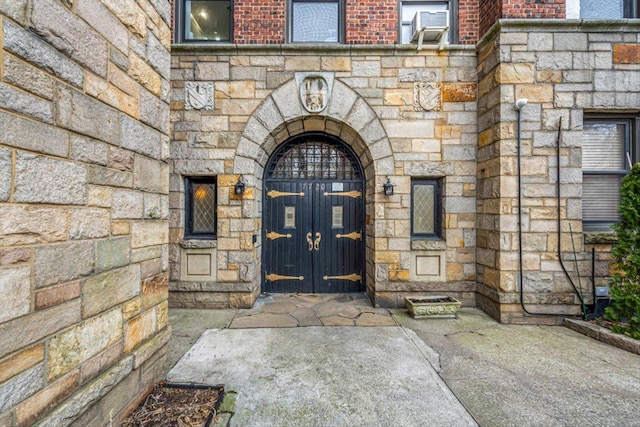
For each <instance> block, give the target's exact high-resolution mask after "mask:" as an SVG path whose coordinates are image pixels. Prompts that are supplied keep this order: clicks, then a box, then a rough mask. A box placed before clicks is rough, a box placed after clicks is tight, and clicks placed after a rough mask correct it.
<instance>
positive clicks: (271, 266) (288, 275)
mask: <svg viewBox="0 0 640 427" xmlns="http://www.w3.org/2000/svg"><path fill="white" fill-rule="evenodd" d="M301 187H302V185H301V183H300V182H273V183H270V184H269V185H268V188H267V193H266V197H265V212H264V222H265V224H264V230H265V236H264V239H263V242H264V257H263V260H264V269H265V276H264V277H265V285H266V289H265V290H266V291H267V292H307V293H309V292H313V287H312V283H313V282H312V278H311V273H312V270H311V259H312V251H310V250H309V247H308V243H307V239H306V234H307V232H308V229H309V227H310V226H309V225H308V224H307V222H308V218H310V217H311V214H310V207H311V203H310V200H311V199H310V195H309V192H308V191H307V192H304V191H302V190H301ZM287 213H288V214H289V215H288V216H287ZM291 216H293V218H291Z"/></svg>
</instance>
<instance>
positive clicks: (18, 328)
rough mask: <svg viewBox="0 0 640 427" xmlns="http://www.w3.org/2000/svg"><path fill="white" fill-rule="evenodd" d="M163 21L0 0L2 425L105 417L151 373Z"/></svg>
mask: <svg viewBox="0 0 640 427" xmlns="http://www.w3.org/2000/svg"><path fill="white" fill-rule="evenodd" d="M71 4H72V6H69V5H71ZM170 21H171V8H170V4H169V2H168V1H166V0H164V1H153V2H152V3H150V2H147V1H146V0H144V1H141V2H137V1H135V0H123V1H118V2H103V3H101V2H100V1H97V0H83V1H74V2H68V1H67V2H61V1H57V0H38V1H27V0H16V1H11V2H5V1H3V2H0V26H1V27H2V31H0V105H2V111H0V292H1V293H2V310H0V425H2V426H9V427H11V426H16V425H18V426H26V425H35V424H36V423H39V422H42V424H44V425H60V426H62V425H65V426H66V425H72V424H74V423H77V425H82V426H87V425H105V424H107V423H109V420H110V416H111V418H112V419H113V422H114V424H119V422H118V420H119V417H120V415H121V414H122V410H123V408H126V407H127V405H128V404H129V403H130V402H131V401H132V400H135V397H136V396H137V395H139V394H142V393H144V391H145V390H146V389H147V387H148V386H149V385H150V384H151V383H152V382H153V381H156V380H158V379H159V378H160V377H161V376H162V375H163V374H164V372H163V368H164V367H163V358H164V354H166V346H165V344H166V342H167V341H168V339H169V335H170V328H169V327H168V303H167V294H168V246H167V241H168V206H167V205H168V191H169V188H168V187H169V182H168V177H169V173H168V165H167V162H166V159H167V157H168V133H169V105H168V99H167V98H166V95H164V94H165V93H166V91H167V90H168V87H169V72H170V70H169V66H170V55H169V48H170V44H171V30H170ZM61 23H64V25H61ZM114 390H115V391H114ZM112 392H113V393H114V394H111V393H112ZM110 394H111V396H112V397H113V398H106V399H102V397H104V396H109V395H110Z"/></svg>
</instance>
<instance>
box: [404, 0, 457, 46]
mask: <svg viewBox="0 0 640 427" xmlns="http://www.w3.org/2000/svg"><path fill="white" fill-rule="evenodd" d="M419 10H433V11H439V10H448V11H449V29H448V31H447V34H446V35H445V36H446V39H444V43H447V44H454V43H457V42H458V0H400V3H399V7H398V21H399V23H398V41H399V43H401V44H410V43H411V39H412V36H413V34H408V33H409V32H410V28H411V22H412V20H413V18H414V16H415V14H416V12H418V11H419ZM405 33H407V34H406V35H405ZM425 40H426V39H425ZM439 42H440V40H438V43H439Z"/></svg>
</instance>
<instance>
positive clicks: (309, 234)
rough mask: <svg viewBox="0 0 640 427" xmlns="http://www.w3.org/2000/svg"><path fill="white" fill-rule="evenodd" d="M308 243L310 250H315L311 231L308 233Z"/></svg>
mask: <svg viewBox="0 0 640 427" xmlns="http://www.w3.org/2000/svg"><path fill="white" fill-rule="evenodd" d="M307 243H308V244H309V250H310V251H312V250H313V242H312V241H311V232H308V233H307Z"/></svg>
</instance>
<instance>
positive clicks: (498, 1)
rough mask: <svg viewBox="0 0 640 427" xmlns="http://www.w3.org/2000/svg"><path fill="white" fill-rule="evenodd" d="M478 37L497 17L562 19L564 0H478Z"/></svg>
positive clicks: (564, 10) (564, 14) (564, 6)
mask: <svg viewBox="0 0 640 427" xmlns="http://www.w3.org/2000/svg"><path fill="white" fill-rule="evenodd" d="M479 1H480V3H479V12H480V19H479V24H480V37H482V35H483V34H485V33H486V32H487V31H489V28H491V26H492V25H493V24H495V23H496V22H498V19H564V18H565V17H566V0H479Z"/></svg>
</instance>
